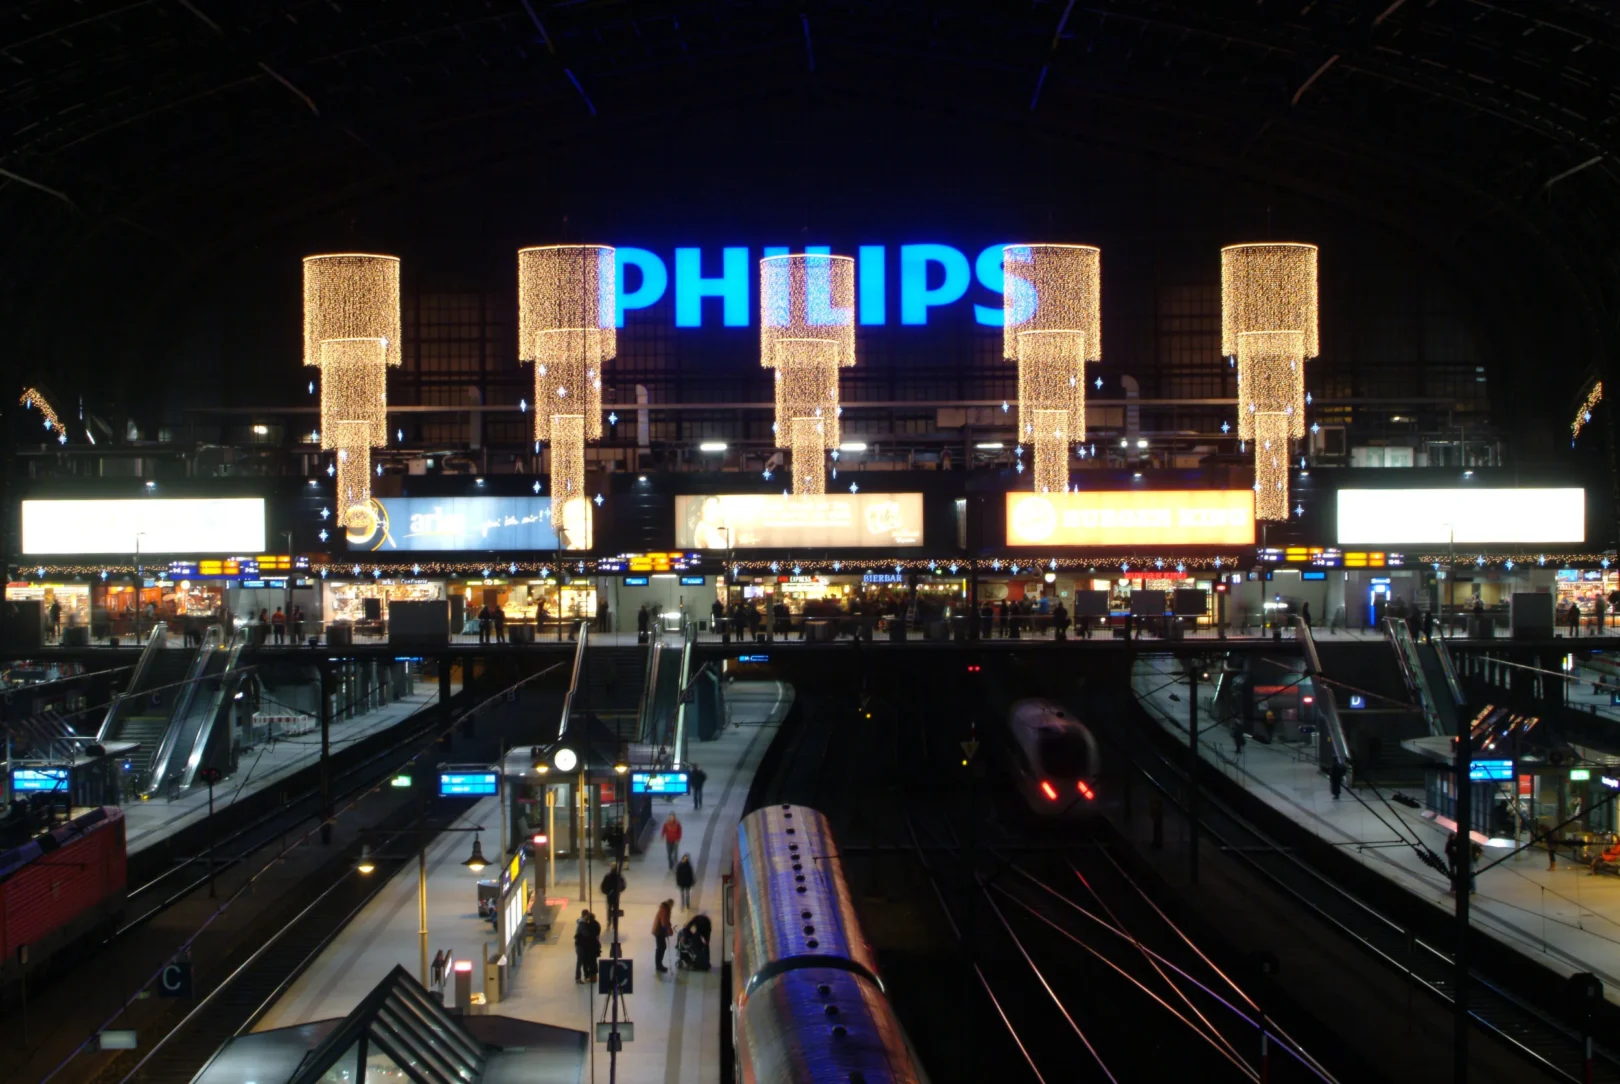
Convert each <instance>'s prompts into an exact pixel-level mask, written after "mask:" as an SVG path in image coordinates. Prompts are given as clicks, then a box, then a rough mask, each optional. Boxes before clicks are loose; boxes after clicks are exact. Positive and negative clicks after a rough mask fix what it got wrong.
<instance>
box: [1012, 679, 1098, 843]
mask: <svg viewBox="0 0 1620 1084" xmlns="http://www.w3.org/2000/svg"><path fill="white" fill-rule="evenodd" d="M1007 738H1008V741H1007V748H1006V755H1007V761H1008V766H1009V768H1010V770H1011V772H1012V775H1013V779H1014V781H1015V783H1016V785H1017V787H1018V793H1019V794H1020V795H1021V796H1022V797H1023V799H1024V801H1025V802H1026V803H1028V805H1029V808H1030V809H1031V810H1033V811H1034V813H1035V815H1036V816H1038V817H1064V816H1070V817H1072V816H1089V815H1090V814H1091V813H1093V812H1094V810H1095V806H1096V800H1097V772H1098V767H1099V761H1098V757H1097V739H1096V738H1094V737H1092V734H1091V730H1090V729H1089V728H1088V727H1087V726H1086V724H1084V723H1082V722H1081V721H1080V720H1079V719H1077V718H1075V717H1074V713H1073V712H1071V711H1069V709H1067V708H1065V707H1064V706H1063V705H1061V704H1054V703H1053V702H1052V701H1050V700H1020V701H1018V702H1017V703H1015V704H1014V705H1013V706H1012V709H1011V710H1010V711H1008V713H1007Z"/></svg>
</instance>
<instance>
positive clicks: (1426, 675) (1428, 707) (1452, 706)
mask: <svg viewBox="0 0 1620 1084" xmlns="http://www.w3.org/2000/svg"><path fill="white" fill-rule="evenodd" d="M1384 638H1385V639H1386V640H1388V641H1389V643H1390V646H1391V647H1392V648H1394V650H1395V657H1396V661H1397V662H1398V663H1399V664H1400V667H1401V676H1402V678H1403V679H1404V680H1405V682H1406V688H1407V691H1408V692H1409V693H1410V694H1411V696H1412V699H1413V700H1414V701H1415V702H1416V703H1417V704H1418V705H1419V706H1421V707H1422V709H1423V717H1424V719H1425V720H1426V721H1427V722H1428V724H1429V733H1430V734H1431V735H1432V736H1434V737H1446V736H1448V735H1452V734H1455V733H1457V715H1458V711H1459V710H1460V708H1461V706H1462V704H1463V695H1462V689H1461V687H1460V686H1459V685H1458V683H1457V675H1456V672H1455V671H1454V670H1453V669H1452V666H1451V656H1450V654H1449V653H1448V652H1447V651H1446V646H1445V642H1444V641H1441V642H1440V643H1438V644H1436V643H1435V642H1433V641H1430V642H1429V643H1426V644H1420V643H1418V641H1417V638H1416V637H1414V636H1413V635H1412V630H1411V628H1410V627H1409V626H1408V625H1407V623H1406V622H1405V621H1402V620H1401V619H1399V618H1395V617H1386V618H1385V619H1384Z"/></svg>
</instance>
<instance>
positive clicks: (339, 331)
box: [304, 252, 402, 527]
mask: <svg viewBox="0 0 1620 1084" xmlns="http://www.w3.org/2000/svg"><path fill="white" fill-rule="evenodd" d="M401 360H402V357H401V354H400V305H399V259H398V258H397V257H394V256H373V255H367V254H364V253H353V252H348V253H334V254H331V255H325V256H308V257H305V259H304V364H305V365H308V366H313V367H315V368H318V369H320V371H321V433H320V437H321V447H322V448H325V449H328V450H330V451H334V452H336V453H337V455H336V458H337V463H336V468H337V469H336V471H335V474H336V478H337V508H338V511H337V522H338V525H339V526H343V527H347V526H349V525H350V524H351V523H352V524H359V523H360V522H361V521H362V520H363V519H364V518H365V517H366V516H367V515H368V514H369V513H368V511H367V505H368V503H369V502H370V500H371V449H372V448H382V447H385V446H386V445H387V444H388V375H387V374H388V367H389V366H390V365H398V364H400V362H401Z"/></svg>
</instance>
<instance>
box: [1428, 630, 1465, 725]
mask: <svg viewBox="0 0 1620 1084" xmlns="http://www.w3.org/2000/svg"><path fill="white" fill-rule="evenodd" d="M1434 657H1435V658H1436V659H1437V660H1439V662H1440V672H1441V673H1443V674H1444V675H1445V676H1446V691H1447V692H1449V693H1451V702H1452V703H1453V704H1456V705H1457V706H1458V707H1459V708H1460V707H1463V706H1465V705H1466V704H1467V703H1468V698H1467V697H1465V696H1464V695H1463V690H1462V682H1460V681H1458V680H1457V667H1456V664H1455V663H1453V662H1452V660H1451V649H1450V648H1448V647H1447V646H1446V641H1445V639H1444V638H1440V639H1436V640H1435V641H1434Z"/></svg>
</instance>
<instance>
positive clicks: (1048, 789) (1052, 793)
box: [1041, 779, 1058, 802]
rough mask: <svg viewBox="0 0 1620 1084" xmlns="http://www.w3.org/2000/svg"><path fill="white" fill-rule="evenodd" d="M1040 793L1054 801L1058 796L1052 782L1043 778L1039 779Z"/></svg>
mask: <svg viewBox="0 0 1620 1084" xmlns="http://www.w3.org/2000/svg"><path fill="white" fill-rule="evenodd" d="M1041 793H1042V794H1044V795H1046V796H1047V797H1048V798H1050V799H1051V800H1052V801H1054V802H1055V801H1057V797H1058V793H1057V788H1056V787H1054V786H1053V785H1052V784H1050V783H1048V782H1047V781H1046V780H1044V779H1043V780H1041Z"/></svg>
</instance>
